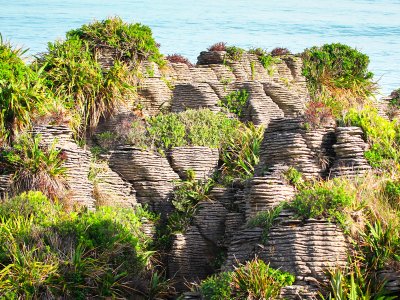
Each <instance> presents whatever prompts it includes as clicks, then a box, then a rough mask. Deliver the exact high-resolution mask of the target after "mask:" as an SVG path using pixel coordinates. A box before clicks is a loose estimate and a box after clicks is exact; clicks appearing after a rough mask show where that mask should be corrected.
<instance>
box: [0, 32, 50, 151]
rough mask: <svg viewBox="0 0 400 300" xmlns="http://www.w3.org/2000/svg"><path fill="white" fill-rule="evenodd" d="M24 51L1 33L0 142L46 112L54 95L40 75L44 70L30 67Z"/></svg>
mask: <svg viewBox="0 0 400 300" xmlns="http://www.w3.org/2000/svg"><path fill="white" fill-rule="evenodd" d="M24 53H25V51H23V50H21V49H16V48H13V47H12V46H11V45H10V44H9V43H7V42H5V41H3V39H2V37H1V35H0V103H1V109H0V146H1V144H3V143H5V142H6V141H8V142H9V141H10V140H12V139H13V138H14V137H15V135H16V134H17V133H18V132H21V131H23V130H24V129H26V128H28V127H29V126H30V125H31V124H32V121H33V120H34V119H35V117H37V116H38V115H41V114H45V113H46V111H47V108H48V107H49V105H50V104H51V103H52V100H51V98H52V95H51V93H50V91H49V90H48V89H47V88H46V87H45V85H44V82H43V80H41V78H40V76H39V75H40V74H41V72H42V70H39V71H38V72H34V71H33V70H32V69H30V68H29V66H27V65H26V64H25V63H24V62H23V60H22V58H21V57H22V55H23V54H24Z"/></svg>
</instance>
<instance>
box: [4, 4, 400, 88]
mask: <svg viewBox="0 0 400 300" xmlns="http://www.w3.org/2000/svg"><path fill="white" fill-rule="evenodd" d="M115 15H119V16H121V17H122V18H123V19H124V20H126V21H129V22H141V23H143V24H146V25H149V26H150V27H151V28H152V29H153V33H154V36H155V38H156V40H157V41H158V42H159V43H160V44H161V51H162V52H163V53H164V54H171V53H179V54H182V55H185V56H187V57H189V59H190V60H191V61H193V62H195V61H196V57H197V55H198V53H199V52H200V51H202V50H204V49H206V48H207V47H208V46H209V45H210V44H213V43H215V42H219V41H225V42H227V43H228V44H231V45H237V46H240V47H244V48H249V47H255V46H256V47H262V48H266V49H267V50H268V49H269V50H272V49H273V48H275V47H277V46H281V47H286V48H288V49H290V50H291V51H292V52H300V51H302V50H303V49H305V48H307V47H310V46H313V45H322V44H324V43H331V42H341V43H345V44H348V45H351V46H353V47H356V48H357V49H359V50H360V51H362V52H364V53H366V54H368V55H369V56H370V59H371V64H370V69H371V70H372V71H373V72H374V74H375V78H376V79H379V84H380V86H381V88H382V93H383V94H387V93H389V92H390V91H391V90H393V89H395V88H398V87H400V1H398V0H397V1H396V0H354V1H353V0H335V1H332V0H312V1H307V0H303V1H302V0H285V1H278V0H248V1H243V0H237V1H235V0H197V1H190V0H186V1H177V0H169V1H167V0H152V1H145V0H114V1H113V0H107V1H105V0H64V1H57V0H0V32H1V33H2V34H3V37H4V38H6V39H8V40H10V41H12V42H13V43H14V44H15V45H18V46H23V47H25V48H29V49H30V50H29V52H28V53H29V54H31V55H32V54H35V53H38V52H43V51H45V50H46V44H47V42H48V41H54V40H55V39H62V38H63V37H64V35H65V32H66V31H68V30H70V29H73V28H77V27H79V26H80V25H82V24H83V23H87V22H90V21H93V20H94V19H97V20H99V19H103V18H106V17H108V16H115Z"/></svg>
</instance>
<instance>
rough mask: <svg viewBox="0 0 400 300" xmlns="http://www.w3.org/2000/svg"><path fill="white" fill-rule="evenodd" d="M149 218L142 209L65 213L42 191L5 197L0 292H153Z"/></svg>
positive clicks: (73, 295) (82, 295) (37, 295)
mask: <svg viewBox="0 0 400 300" xmlns="http://www.w3.org/2000/svg"><path fill="white" fill-rule="evenodd" d="M151 218H152V216H151V215H150V214H149V213H147V212H146V211H144V210H143V209H140V208H138V209H136V210H132V209H117V208H109V207H102V208H100V209H99V210H98V211H95V212H89V211H84V210H82V211H73V212H70V213H67V212H65V211H64V210H63V209H62V207H61V206H60V205H57V204H53V203H52V202H50V201H49V200H48V199H47V198H46V197H45V196H43V195H42V194H41V193H39V192H29V193H24V194H22V195H20V196H18V197H16V198H13V199H9V200H6V201H5V202H3V203H1V204H0V233H1V234H0V297H1V298H5V299H14V298H27V299H44V298H69V299H87V298H99V297H100V298H103V297H111V298H124V297H128V298H129V297H132V296H133V295H142V296H146V295H149V292H150V290H153V291H154V288H151V285H150V282H151V278H152V272H151V270H152V268H153V266H152V262H151V261H152V260H151V256H152V252H151V251H150V250H149V248H148V245H149V242H150V241H149V238H148V237H147V236H146V235H145V234H144V233H143V230H142V228H141V226H142V220H143V219H147V220H149V219H151ZM160 282H161V281H160ZM156 297H157V295H156Z"/></svg>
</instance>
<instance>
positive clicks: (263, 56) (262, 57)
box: [249, 48, 281, 76]
mask: <svg viewBox="0 0 400 300" xmlns="http://www.w3.org/2000/svg"><path fill="white" fill-rule="evenodd" d="M249 53H251V54H255V55H257V58H258V61H259V62H260V63H261V64H262V66H263V67H264V69H266V70H267V71H268V74H269V75H270V76H272V75H273V73H274V68H273V66H274V65H275V64H277V63H279V62H280V61H281V60H280V59H279V58H277V57H275V55H273V54H272V52H271V53H268V52H267V51H266V50H264V49H262V48H254V49H250V50H249Z"/></svg>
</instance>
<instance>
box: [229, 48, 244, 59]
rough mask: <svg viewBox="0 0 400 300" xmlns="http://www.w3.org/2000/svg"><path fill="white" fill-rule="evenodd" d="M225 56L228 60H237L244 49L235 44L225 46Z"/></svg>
mask: <svg viewBox="0 0 400 300" xmlns="http://www.w3.org/2000/svg"><path fill="white" fill-rule="evenodd" d="M225 51H226V57H227V59H229V60H233V61H238V60H240V59H241V58H242V56H243V54H244V53H245V52H246V50H244V49H242V48H239V47H236V46H229V47H226V48H225Z"/></svg>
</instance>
